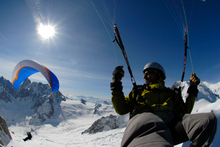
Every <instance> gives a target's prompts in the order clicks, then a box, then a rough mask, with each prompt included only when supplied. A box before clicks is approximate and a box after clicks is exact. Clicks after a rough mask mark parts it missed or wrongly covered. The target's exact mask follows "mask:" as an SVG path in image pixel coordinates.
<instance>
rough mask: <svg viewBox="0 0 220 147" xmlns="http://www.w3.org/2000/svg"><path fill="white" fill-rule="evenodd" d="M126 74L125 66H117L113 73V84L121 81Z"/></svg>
mask: <svg viewBox="0 0 220 147" xmlns="http://www.w3.org/2000/svg"><path fill="white" fill-rule="evenodd" d="M124 74H125V72H124V70H123V66H117V67H116V68H115V70H114V71H113V72H112V82H118V81H121V79H122V78H123V77H124Z"/></svg>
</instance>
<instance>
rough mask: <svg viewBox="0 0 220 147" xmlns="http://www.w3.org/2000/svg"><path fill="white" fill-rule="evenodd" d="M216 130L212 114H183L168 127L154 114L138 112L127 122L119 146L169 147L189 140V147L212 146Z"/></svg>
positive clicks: (215, 120) (214, 118)
mask: <svg viewBox="0 0 220 147" xmlns="http://www.w3.org/2000/svg"><path fill="white" fill-rule="evenodd" d="M216 129H217V119H216V117H215V115H214V114H213V113H199V114H185V115H182V116H180V119H179V121H177V122H175V123H173V124H172V125H169V127H168V125H166V124H165V123H164V122H163V120H162V119H161V118H159V117H158V116H157V115H155V114H153V113H142V114H137V115H135V116H134V117H133V118H131V119H130V120H129V122H128V125H127V128H126V130H125V132H124V136H123V138H122V142H121V146H122V147H146V146H148V147H173V146H174V145H176V144H179V143H182V142H185V141H188V140H190V141H191V144H190V147H202V146H204V147H206V146H209V145H210V144H211V143H212V141H213V139H214V136H215V132H216Z"/></svg>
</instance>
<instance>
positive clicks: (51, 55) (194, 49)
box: [0, 0, 220, 99]
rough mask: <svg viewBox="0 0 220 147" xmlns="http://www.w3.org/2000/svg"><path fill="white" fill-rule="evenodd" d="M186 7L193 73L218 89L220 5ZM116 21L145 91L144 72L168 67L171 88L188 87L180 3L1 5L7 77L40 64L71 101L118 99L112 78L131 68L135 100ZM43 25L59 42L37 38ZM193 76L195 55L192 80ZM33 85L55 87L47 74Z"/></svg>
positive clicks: (30, 1) (127, 84) (1, 62)
mask: <svg viewBox="0 0 220 147" xmlns="http://www.w3.org/2000/svg"><path fill="white" fill-rule="evenodd" d="M91 2H92V3H93V4H94V5H95V6H96V7H97V8H96V9H97V11H98V13H97V12H96V10H95V8H94V7H93V5H92V3H91ZM174 2H176V5H175V3H174ZM183 2H184V8H185V12H186V18H187V24H188V28H189V47H190V53H191V56H192V63H193V71H194V72H196V74H197V75H198V77H199V78H200V79H201V80H202V81H207V82H210V83H217V82H219V81H220V75H219V72H220V61H219V53H220V49H219V48H220V45H219V42H220V35H219V34H220V29H219V26H220V19H219V15H220V11H219V7H220V1H218V0H212V1H211V0H206V1H204V0H194V1H190V2H189V1H186V0H185V1H183ZM177 7H178V9H179V11H178V10H175V9H176V8H177ZM173 10H174V11H173ZM102 12H103V13H104V14H105V15H104V14H103V13H102ZM109 14H111V16H112V18H113V21H115V23H116V24H117V26H118V29H119V32H120V34H121V38H122V41H123V43H124V46H125V50H126V53H127V56H128V60H129V62H130V65H131V69H132V71H133V75H134V77H135V80H136V82H137V84H143V83H144V80H143V73H142V69H143V67H144V65H145V64H147V63H148V62H152V61H155V62H158V63H160V64H161V65H162V66H163V67H164V69H165V71H166V75H167V79H166V80H165V82H166V86H168V87H170V86H172V84H173V83H175V81H180V80H181V76H182V70H183V61H184V41H183V36H184V33H183V32H184V29H183V24H184V25H186V24H185V20H184V19H185V18H184V13H183V8H182V4H181V2H180V1H179V0H178V1H177V0H175V1H171V0H163V1H162V0H153V1H150V0H146V1H144V0H129V1H126V2H125V1H124V0H108V1H107V0H105V1H100V0H92V1H88V0H44V1H43V0H17V1H15V0H7V1H6V0H0V18H1V22H0V50H1V54H0V67H1V70H0V76H3V77H5V78H7V79H9V80H10V81H11V77H12V71H13V69H14V67H15V66H16V64H17V63H19V62H20V61H22V60H25V59H32V60H36V61H38V62H39V63H41V64H43V65H45V66H46V67H48V68H49V69H50V70H51V71H53V73H55V74H56V76H57V77H58V79H59V81H60V91H61V92H62V93H63V94H72V95H85V96H93V97H98V98H107V99H110V97H111V91H110V88H109V83H110V82H111V76H112V75H111V74H112V71H113V70H114V68H115V67H116V66H118V65H123V66H124V70H125V77H124V78H123V80H122V82H123V86H124V93H125V94H128V92H129V91H130V90H131V89H132V84H131V81H130V76H129V73H128V70H127V66H126V63H125V60H124V58H123V55H122V53H121V51H120V49H119V47H118V45H117V44H116V43H114V44H113V43H112V40H113V39H114V31H113V28H112V26H111V25H112V23H113V22H110V21H109V20H108V19H107V15H109ZM179 14H181V16H182V19H183V21H182V20H181V17H180V15H179ZM99 15H100V16H101V18H102V19H103V22H104V24H105V25H104V24H103V23H102V21H101V19H100V18H99ZM109 16H110V15H109ZM174 16H177V17H174ZM40 23H42V24H49V25H52V26H54V29H55V34H54V35H53V36H52V37H51V38H49V39H42V37H41V36H40V35H39V34H38V31H37V28H38V26H39V24H40ZM110 24H111V25H110ZM191 73H192V66H191V61H190V58H189V54H188V57H187V64H186V74H185V78H184V80H188V79H189V77H190V74H191ZM30 79H31V81H37V82H43V83H47V82H46V80H45V79H44V77H43V76H42V75H41V74H40V73H38V74H35V75H33V76H31V77H30Z"/></svg>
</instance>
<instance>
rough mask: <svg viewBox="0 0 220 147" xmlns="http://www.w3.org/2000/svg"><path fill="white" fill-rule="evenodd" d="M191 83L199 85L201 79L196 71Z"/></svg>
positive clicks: (191, 77) (192, 75)
mask: <svg viewBox="0 0 220 147" xmlns="http://www.w3.org/2000/svg"><path fill="white" fill-rule="evenodd" d="M189 81H190V85H199V83H200V79H199V78H198V77H197V76H196V73H192V74H191V76H190V79H189Z"/></svg>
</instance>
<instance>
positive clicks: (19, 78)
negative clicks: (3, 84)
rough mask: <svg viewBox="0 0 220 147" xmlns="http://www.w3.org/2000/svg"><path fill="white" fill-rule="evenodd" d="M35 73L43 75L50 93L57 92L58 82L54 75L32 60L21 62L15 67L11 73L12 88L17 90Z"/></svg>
mask: <svg viewBox="0 0 220 147" xmlns="http://www.w3.org/2000/svg"><path fill="white" fill-rule="evenodd" d="M37 72H41V74H42V75H44V77H45V78H46V80H47V81H48V83H49V84H50V86H51V88H52V91H55V92H57V91H59V80H58V79H57V77H56V75H55V74H54V73H53V72H52V71H50V70H49V69H48V68H46V67H45V66H43V65H41V64H40V63H38V62H36V61H33V60H23V61H21V62H19V63H18V64H17V65H16V66H15V68H14V70H13V73H12V85H13V88H14V89H18V88H19V86H20V85H21V83H22V82H23V81H24V80H25V79H26V78H28V77H29V76H31V75H32V74H35V73H37Z"/></svg>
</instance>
